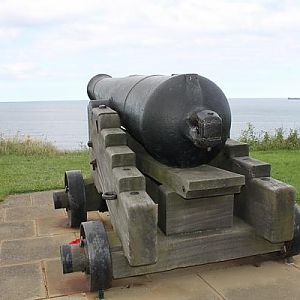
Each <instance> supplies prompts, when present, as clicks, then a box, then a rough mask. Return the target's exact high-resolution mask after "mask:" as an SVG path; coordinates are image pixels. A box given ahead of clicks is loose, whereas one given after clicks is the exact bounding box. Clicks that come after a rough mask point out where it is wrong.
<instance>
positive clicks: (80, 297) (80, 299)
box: [51, 294, 87, 300]
mask: <svg viewBox="0 0 300 300" xmlns="http://www.w3.org/2000/svg"><path fill="white" fill-rule="evenodd" d="M51 299H57V300H86V299H87V298H86V297H85V294H76V295H70V296H62V297H54V298H51Z"/></svg>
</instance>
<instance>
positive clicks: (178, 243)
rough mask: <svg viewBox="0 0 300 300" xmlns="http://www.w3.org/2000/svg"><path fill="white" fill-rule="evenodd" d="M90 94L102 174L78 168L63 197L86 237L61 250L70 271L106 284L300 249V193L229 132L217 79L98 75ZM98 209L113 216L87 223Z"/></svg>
mask: <svg viewBox="0 0 300 300" xmlns="http://www.w3.org/2000/svg"><path fill="white" fill-rule="evenodd" d="M190 78H191V79H190ZM174 91H175V92H174ZM180 91H181V92H180ZM88 93H89V96H90V98H93V99H97V100H91V101H90V103H89V106H88V122H89V138H90V141H89V143H88V145H89V147H90V161H91V164H90V170H91V176H92V180H83V179H82V176H81V175H80V173H79V172H78V171H71V172H70V171H68V172H66V175H65V186H66V188H65V190H63V191H60V192H57V193H55V194H54V203H55V206H56V208H60V207H63V208H66V209H67V211H68V218H69V224H70V226H71V227H78V226H79V225H80V241H79V243H78V244H75V245H73V244H72V245H63V246H62V247H61V260H62V265H63V271H64V273H71V272H77V271H83V272H85V274H86V275H87V279H88V281H89V285H90V289H91V290H98V289H99V290H103V289H106V288H109V287H110V285H111V282H112V279H116V278H123V277H128V276H135V275H141V274H147V273H153V272H160V271H165V270H170V269H175V268H180V267H187V266H193V265H199V264H205V263H210V262H217V261H224V260H229V259H234V258H240V257H246V256H252V255H258V254H264V253H272V252H276V253H279V254H280V255H281V257H290V256H292V255H295V254H297V253H299V252H300V234H299V228H300V226H299V225H300V213H299V212H300V210H299V207H298V206H295V191H294V188H293V187H291V186H289V185H287V184H284V183H282V182H279V181H277V180H275V179H273V178H271V177H270V165H269V164H267V163H264V162H261V161H258V160H255V159H252V158H250V157H249V147H248V145H246V144H243V143H239V142H236V141H233V140H231V139H229V138H228V137H229V129H230V110H229V107H228V103H227V100H226V98H225V96H224V95H223V93H222V92H221V91H220V89H219V88H218V87H216V85H215V84H213V83H212V82H211V81H208V80H207V79H205V78H203V77H200V76H198V75H196V74H186V75H177V76H171V77H170V76H149V77H145V76H130V77H127V78H125V79H112V78H110V77H109V76H107V75H98V76H96V77H94V78H93V79H92V80H91V81H90V83H89V86H88ZM166 95H168V96H170V95H173V96H174V98H173V99H175V100H173V101H174V102H172V100H170V99H169V98H168V97H166V98H164V97H163V96H166ZM186 96H187V97H186ZM176 97H177V98H176ZM184 97H186V98H184ZM179 99H186V100H184V101H186V102H184V101H183V103H182V104H180V103H181V102H180V100H179ZM156 101H158V102H157V104H155V103H156ZM164 101H165V103H164ZM158 103H161V105H162V109H161V111H160V110H159V109H158V110H156V108H155V107H156V106H155V105H159V104H158ZM171 103H173V106H178V107H179V106H180V105H181V106H180V107H181V113H179V110H180V109H179V108H178V107H176V109H175V110H174V107H172V104H171ZM199 103H200V105H199ZM216 103H218V105H219V106H218V105H216ZM168 106H169V108H170V109H169V110H168V109H167V107H168ZM208 111H209V112H212V113H213V114H212V115H209V114H208V116H212V118H210V117H207V112H208ZM173 114H175V116H173ZM195 115H196V116H195ZM192 116H194V117H195V120H196V121H195V122H193V121H192V120H194V119H193V118H194V117H192ZM163 118H166V120H163ZM201 118H203V119H201ZM123 126H124V127H125V128H126V130H124V128H123ZM161 126H164V127H165V129H166V130H165V132H164V128H162V127H161ZM201 126H202V127H201ZM193 128H197V130H196V131H197V132H196V134H194V133H195V132H194V133H193ZM201 128H202V129H203V130H204V131H201V130H202V129H201ZM176 141H177V142H178V143H176ZM196 144H197V145H196ZM209 148H210V149H209ZM173 150H174V151H173ZM180 150H181V151H180ZM181 152H182V153H181ZM168 153H169V155H168ZM194 156H195V157H194ZM90 210H99V211H106V210H108V212H109V220H107V219H106V220H105V222H104V223H102V222H100V223H99V222H98V221H86V218H87V211H90ZM80 223H81V224H80ZM110 224H111V225H112V227H111V226H110Z"/></svg>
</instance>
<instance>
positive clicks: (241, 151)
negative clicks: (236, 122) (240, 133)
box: [224, 139, 249, 158]
mask: <svg viewBox="0 0 300 300" xmlns="http://www.w3.org/2000/svg"><path fill="white" fill-rule="evenodd" d="M224 153H225V156H226V157H227V158H229V157H230V158H233V157H241V156H249V145H248V144H246V143H242V142H239V141H236V140H233V139H227V141H226V143H225V147H224Z"/></svg>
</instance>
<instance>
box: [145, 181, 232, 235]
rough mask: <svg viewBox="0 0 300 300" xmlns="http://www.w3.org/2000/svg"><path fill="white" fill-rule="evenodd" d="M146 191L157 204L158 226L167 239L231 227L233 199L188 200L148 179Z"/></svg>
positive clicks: (227, 196) (228, 196) (217, 197)
mask: <svg viewBox="0 0 300 300" xmlns="http://www.w3.org/2000/svg"><path fill="white" fill-rule="evenodd" d="M146 187H147V192H148V194H149V195H150V196H151V198H152V199H153V201H155V202H156V203H157V204H158V226H159V227H160V229H161V230H162V231H163V232H164V233H165V234H166V235H171V234H176V233H187V232H193V231H199V230H211V229H216V228H224V227H231V226H232V221H233V197H234V196H233V195H225V196H215V197H205V198H194V199H189V200H186V199H184V198H182V197H181V196H179V195H178V194H177V193H175V192H174V191H173V190H171V189H170V188H169V187H167V186H164V185H158V184H157V183H156V182H154V181H153V180H151V179H150V178H149V177H146Z"/></svg>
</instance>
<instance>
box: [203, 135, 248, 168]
mask: <svg viewBox="0 0 300 300" xmlns="http://www.w3.org/2000/svg"><path fill="white" fill-rule="evenodd" d="M242 156H249V145H247V144H245V143H241V142H239V141H235V140H233V139H227V140H226V143H225V146H224V148H223V149H222V150H221V151H220V153H219V154H218V155H217V156H216V157H215V158H214V159H213V160H212V161H211V162H210V163H209V164H210V165H212V166H215V167H217V168H221V169H225V170H231V169H230V167H231V159H232V158H234V157H242Z"/></svg>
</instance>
